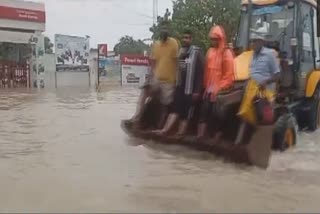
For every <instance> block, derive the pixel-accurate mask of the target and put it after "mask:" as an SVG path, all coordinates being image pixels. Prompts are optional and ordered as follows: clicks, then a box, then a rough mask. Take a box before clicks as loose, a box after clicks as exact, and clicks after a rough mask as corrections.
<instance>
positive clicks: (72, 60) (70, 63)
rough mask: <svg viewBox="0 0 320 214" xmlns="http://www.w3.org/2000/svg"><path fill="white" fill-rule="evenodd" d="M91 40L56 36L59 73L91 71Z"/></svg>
mask: <svg viewBox="0 0 320 214" xmlns="http://www.w3.org/2000/svg"><path fill="white" fill-rule="evenodd" d="M89 50H90V48H89V39H88V38H83V37H75V36H67V35H55V54H56V67H57V71H58V72H59V71H83V72H88V71H89Z"/></svg>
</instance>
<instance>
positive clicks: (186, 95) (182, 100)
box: [155, 30, 204, 136]
mask: <svg viewBox="0 0 320 214" xmlns="http://www.w3.org/2000/svg"><path fill="white" fill-rule="evenodd" d="M178 60H179V63H178V72H177V87H176V91H175V97H174V102H173V104H172V108H171V114H170V115H169V117H168V119H167V121H166V124H165V126H164V127H163V129H162V130H157V131H155V132H156V133H157V134H160V135H165V134H167V133H168V132H169V131H171V129H172V128H173V126H174V124H175V123H176V122H177V120H178V119H180V121H181V122H180V125H179V131H178V133H177V134H178V135H180V136H181V135H184V134H185V133H186V131H187V128H188V121H189V120H190V119H191V117H192V114H193V109H194V104H195V103H197V101H199V100H201V94H202V90H203V73H204V56H203V54H202V52H201V49H200V48H198V47H196V46H193V45H192V32H191V31H190V30H185V31H184V33H183V38H182V48H181V49H180V53H179V59H178Z"/></svg>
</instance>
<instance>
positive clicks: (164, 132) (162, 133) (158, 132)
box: [152, 129, 167, 136]
mask: <svg viewBox="0 0 320 214" xmlns="http://www.w3.org/2000/svg"><path fill="white" fill-rule="evenodd" d="M152 133H153V134H156V135H160V136H163V135H165V134H166V133H167V131H166V130H163V129H161V130H154V131H152Z"/></svg>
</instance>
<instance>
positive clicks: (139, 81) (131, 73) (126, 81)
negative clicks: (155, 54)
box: [121, 55, 150, 86]
mask: <svg viewBox="0 0 320 214" xmlns="http://www.w3.org/2000/svg"><path fill="white" fill-rule="evenodd" d="M149 65H150V63H149V58H148V57H145V56H143V55H142V56H139V55H122V56H121V79H122V85H123V86H141V85H143V84H144V83H145V81H146V79H147V78H148V76H149V70H150V66H149Z"/></svg>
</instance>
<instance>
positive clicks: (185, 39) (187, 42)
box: [182, 30, 193, 47]
mask: <svg viewBox="0 0 320 214" xmlns="http://www.w3.org/2000/svg"><path fill="white" fill-rule="evenodd" d="M192 39H193V38H192V32H191V30H185V31H184V32H183V35H182V46H183V47H190V46H191V44H192Z"/></svg>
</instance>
